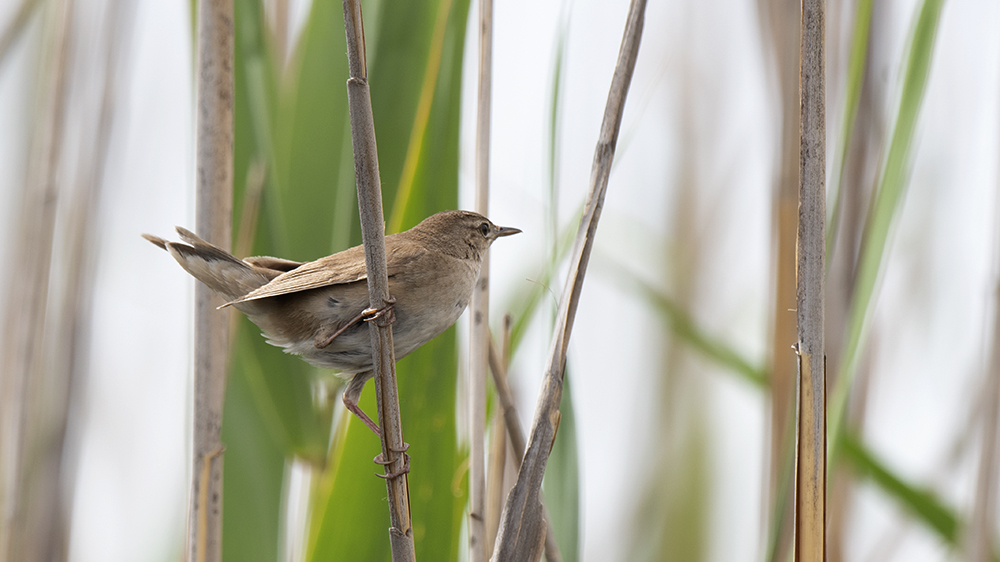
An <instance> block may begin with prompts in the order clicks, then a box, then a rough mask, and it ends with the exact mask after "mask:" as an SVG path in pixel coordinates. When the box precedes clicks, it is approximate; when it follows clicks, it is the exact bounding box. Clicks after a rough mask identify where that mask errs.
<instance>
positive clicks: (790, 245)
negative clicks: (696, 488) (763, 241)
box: [757, 0, 800, 560]
mask: <svg viewBox="0 0 1000 562" xmlns="http://www.w3.org/2000/svg"><path fill="white" fill-rule="evenodd" d="M799 3H800V0H758V2H757V9H758V11H759V12H760V15H761V17H760V22H761V24H762V27H764V29H763V30H762V35H763V37H764V39H765V42H766V43H767V44H768V45H769V46H770V49H771V52H772V55H773V59H772V61H771V63H772V64H773V68H774V74H775V75H776V77H777V94H778V99H779V101H780V103H781V107H780V111H781V129H780V132H779V139H780V148H779V161H778V164H777V165H778V171H777V177H776V178H775V190H774V203H773V213H774V214H773V217H772V225H773V226H772V229H773V230H772V232H773V236H774V239H775V249H774V252H775V253H774V256H773V258H772V259H773V267H774V270H773V276H774V277H773V283H774V296H773V300H772V306H773V309H772V316H771V322H772V326H771V329H772V335H771V378H770V391H771V392H770V437H769V439H768V440H767V444H768V447H769V449H770V451H769V454H768V455H765V457H764V458H766V459H768V463H769V470H768V471H765V472H764V474H765V475H766V477H767V478H768V480H767V482H766V485H765V486H764V489H765V490H766V494H767V496H766V503H765V504H764V505H766V506H767V513H768V514H770V516H769V517H765V518H764V520H765V521H768V520H770V525H771V526H773V527H775V528H771V529H769V532H768V536H770V537H772V538H771V540H772V541H774V542H773V544H772V545H770V548H771V549H773V551H772V552H771V553H770V554H771V556H770V557H769V558H770V559H771V560H786V559H787V558H788V553H789V551H790V549H791V544H792V526H791V525H790V524H787V522H788V521H791V514H792V505H793V503H792V495H791V494H786V493H783V490H781V487H782V485H783V483H784V482H785V479H784V478H783V475H784V474H787V473H788V472H790V470H791V469H790V468H789V467H790V466H791V462H792V459H793V454H792V451H793V446H792V444H793V443H794V441H793V435H794V427H795V426H794V418H795V380H796V364H795V356H794V354H793V353H792V346H793V345H794V344H795V341H796V331H795V313H794V309H795V267H794V264H795V236H796V232H797V230H798V185H799V95H798V94H799V88H798V69H799V50H798V48H797V40H798V37H799Z"/></svg>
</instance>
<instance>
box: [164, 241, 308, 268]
mask: <svg viewBox="0 0 1000 562" xmlns="http://www.w3.org/2000/svg"><path fill="white" fill-rule="evenodd" d="M154 244H155V242H154ZM243 261H244V262H246V263H248V264H250V265H253V266H256V267H262V268H264V269H270V270H272V271H277V272H281V273H284V272H286V271H291V270H293V269H295V268H296V267H299V266H301V265H303V263H302V262H300V261H292V260H285V259H281V258H272V257H271V256H253V257H250V258H243Z"/></svg>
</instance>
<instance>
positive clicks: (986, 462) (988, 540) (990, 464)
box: [965, 221, 1000, 562]
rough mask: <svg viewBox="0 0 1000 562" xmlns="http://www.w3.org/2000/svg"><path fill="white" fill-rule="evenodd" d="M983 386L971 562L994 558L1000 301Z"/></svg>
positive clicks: (999, 468) (999, 456) (999, 466)
mask: <svg viewBox="0 0 1000 562" xmlns="http://www.w3.org/2000/svg"><path fill="white" fill-rule="evenodd" d="M998 225H1000V221H998ZM997 232H998V233H1000V228H997ZM997 249H998V250H997V251H996V253H997V255H998V256H1000V238H998V242H997ZM997 263H1000V259H997ZM993 294H994V297H997V296H1000V281H998V282H997V288H996V290H995V291H994V293H993ZM983 386H984V388H983V394H984V395H985V404H984V411H983V414H984V415H983V420H982V424H981V426H980V427H982V433H981V438H982V446H981V448H980V452H979V475H978V476H977V478H976V493H975V494H974V495H973V497H975V503H974V505H973V508H972V519H971V521H969V530H968V535H967V536H966V544H965V550H966V556H967V558H966V559H967V560H968V561H969V562H989V561H991V560H993V546H994V542H993V535H994V533H995V531H994V529H996V518H997V515H996V512H997V478H998V473H1000V443H997V439H998V437H1000V432H998V431H997V425H998V424H1000V302H994V304H993V342H992V346H991V348H990V362H989V366H988V367H987V371H986V380H985V381H984V385H983Z"/></svg>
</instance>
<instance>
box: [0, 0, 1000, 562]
mask: <svg viewBox="0 0 1000 562" xmlns="http://www.w3.org/2000/svg"><path fill="white" fill-rule="evenodd" d="M410 4H411V3H407V2H401V1H400V2H397V1H395V0H371V1H369V2H364V3H363V5H364V10H365V11H364V14H365V18H366V20H365V21H366V38H367V41H368V45H369V47H368V57H369V58H368V62H369V68H370V72H371V84H372V95H373V105H374V112H375V118H376V132H377V134H378V139H379V152H380V166H381V171H382V183H383V188H384V201H385V205H386V217H387V221H388V226H387V228H388V230H389V231H398V230H401V229H405V228H409V227H410V226H412V225H413V224H416V222H418V221H419V220H420V219H422V218H424V217H425V216H427V215H429V214H431V213H432V212H435V211H437V210H441V209H445V208H455V207H459V208H467V209H468V208H472V206H473V195H472V185H473V176H474V174H473V146H474V126H475V119H474V116H475V109H476V108H475V93H476V87H477V82H476V75H477V72H478V68H477V60H478V55H477V48H478V47H477V45H478V43H477V38H476V36H475V30H476V25H475V22H476V18H477V17H478V8H477V6H476V3H475V2H473V3H471V5H470V3H469V2H467V1H463V0H439V1H431V2H426V3H424V2H421V3H412V4H419V5H410ZM192 7H193V6H192V3H190V2H152V1H146V2H129V1H127V0H5V1H4V2H0V170H2V173H0V263H2V264H6V266H5V267H4V268H3V270H4V271H3V274H2V275H0V295H2V298H0V315H2V318H3V330H4V332H3V334H4V335H3V339H2V341H0V354H2V364H0V367H2V369H3V370H2V371H0V377H2V378H0V449H2V458H0V503H2V504H3V509H4V511H3V515H4V517H3V521H2V522H0V523H2V525H3V529H2V530H0V532H2V533H4V534H3V535H2V536H0V546H3V547H4V550H3V552H4V553H5V554H9V552H11V551H10V550H8V548H9V547H10V544H12V541H15V539H16V540H20V541H23V544H26V545H28V546H27V547H25V548H27V550H25V551H23V552H33V553H35V554H33V555H32V556H31V557H29V558H27V559H28V560H43V559H45V560H55V559H58V560H63V559H65V560H72V561H79V562H85V561H97V560H100V561H167V560H180V559H182V554H183V552H184V547H183V544H184V537H185V518H186V505H187V493H188V492H187V490H188V481H189V479H190V477H191V474H190V473H191V469H190V463H191V458H190V457H191V453H190V445H189V439H190V437H189V434H190V430H191V422H190V421H189V419H190V416H191V407H192V406H191V397H192V384H191V372H192V366H191V365H192V362H191V357H192V349H193V345H192V338H193V335H192V330H191V326H192V316H193V315H192V313H191V310H192V303H193V286H194V281H193V280H192V279H191V278H190V277H189V276H188V275H187V274H186V273H185V272H184V271H183V270H181V269H180V267H178V266H177V264H176V263H174V262H173V260H171V259H170V258H169V257H168V256H167V255H166V254H164V253H163V252H162V251H160V250H158V249H157V248H155V247H154V246H152V245H150V244H149V243H147V242H146V241H145V240H143V239H142V238H141V237H140V234H141V233H144V232H149V233H153V234H157V235H160V236H166V237H171V236H172V229H173V227H174V225H181V226H187V227H191V226H192V225H193V223H194V203H193V201H194V198H193V190H194V124H195V123H194V120H195V117H194V111H193V107H194V105H193V104H194V91H195V90H194V88H195V84H194V78H195V77H194V72H193V64H194V61H195V45H194V40H193V33H192V30H193V25H194V16H193V15H192ZM235 8H236V19H235V26H236V33H237V38H236V39H237V41H236V45H237V60H236V92H237V93H236V104H237V110H236V111H237V115H236V147H235V149H236V165H235V177H236V180H235V181H236V186H235V189H236V202H235V205H234V209H235V213H234V214H235V215H236V216H235V217H234V246H235V253H236V254H237V255H239V256H243V255H249V254H253V255H260V254H266V255H280V256H281V257H286V258H290V259H295V260H312V259H315V258H318V257H320V256H322V255H326V254H329V253H332V252H333V251H336V250H339V249H343V248H346V247H348V246H349V245H352V244H357V243H359V242H360V236H359V234H358V226H357V204H356V201H355V199H354V195H353V189H354V185H353V174H352V173H351V172H352V171H353V168H352V166H351V160H350V158H351V154H350V143H349V142H346V141H347V140H348V139H349V130H348V129H347V128H346V126H345V123H346V120H345V118H346V115H347V109H346V103H345V101H344V100H345V99H346V95H345V93H346V89H345V87H344V82H345V81H346V78H347V73H346V68H345V67H346V65H345V57H344V51H345V49H344V35H343V22H342V19H341V15H342V12H341V7H340V3H338V2H329V1H328V0H314V1H313V2H310V1H309V0H264V2H263V3H260V2H258V1H256V0H235ZM627 9H628V3H627V2H625V1H624V0H614V1H607V0H605V1H595V0H575V1H573V0H561V1H558V2H557V1H550V2H537V1H534V2H528V1H524V0H512V1H508V2H503V1H498V2H496V6H495V24H494V25H495V32H494V33H495V42H494V76H493V87H494V90H493V121H492V123H493V125H492V127H493V129H492V155H491V158H492V160H491V182H492V187H491V189H492V192H491V198H490V218H491V219H492V220H493V221H494V222H495V223H497V224H502V225H509V226H515V227H518V228H521V229H522V230H523V231H524V234H522V235H519V236H516V237H513V238H511V239H509V240H505V241H504V243H502V244H497V245H496V246H495V247H494V249H493V252H492V257H491V263H492V279H493V280H492V288H493V296H492V298H491V319H492V323H493V325H494V333H495V334H499V333H500V332H501V323H500V319H501V317H502V316H503V315H504V314H506V313H510V314H512V315H513V321H514V328H513V331H512V344H513V345H512V350H513V353H512V358H511V369H510V371H511V378H512V384H513V386H514V387H515V390H516V392H517V396H518V405H519V408H520V415H521V418H522V423H523V425H524V426H525V427H529V426H530V421H531V415H532V412H533V410H534V402H535V398H536V395H537V391H538V386H539V381H540V379H541V374H542V371H543V368H544V364H545V358H546V355H547V352H548V346H549V336H550V333H551V319H552V317H553V314H554V310H555V305H556V302H557V299H558V298H559V297H558V295H560V293H561V287H562V278H561V277H560V274H561V273H563V272H564V271H563V270H564V268H565V264H564V263H563V258H564V256H565V253H566V252H565V246H566V244H565V242H564V240H566V239H567V235H569V236H572V235H573V234H575V228H576V223H577V221H578V213H579V211H580V209H581V207H582V205H583V201H584V198H585V197H586V191H587V188H588V181H589V177H590V167H591V160H592V158H593V150H594V145H595V142H596V140H597V136H598V130H599V127H600V122H601V118H602V114H603V108H604V103H605V100H606V96H607V91H608V87H609V85H610V78H611V74H612V71H613V68H614V63H615V59H616V57H617V52H618V47H619V44H620V42H621V36H622V29H623V26H624V21H625V14H626V12H627ZM797 9H798V3H797V2H795V1H791V2H790V1H788V0H758V1H757V2H756V3H753V2H737V1H733V0H716V1H712V2H696V1H682V0H664V1H659V2H651V3H650V4H649V7H648V10H647V14H646V24H645V32H644V36H643V41H642V46H641V49H640V54H639V60H638V63H637V66H636V70H635V77H634V80H633V82H632V86H631V90H630V93H629V98H628V102H627V105H626V109H625V114H624V121H623V124H622V129H621V136H620V140H619V145H618V151H617V154H616V157H615V165H614V168H613V171H612V174H611V178H610V184H609V188H608V194H607V200H606V206H605V209H604V214H603V216H602V221H601V224H600V228H599V229H598V236H597V242H596V246H595V250H594V257H593V260H592V261H591V265H590V270H589V274H588V276H587V280H586V284H585V287H584V292H583V298H582V301H581V305H580V310H579V313H578V316H577V319H576V329H575V330H574V331H573V339H572V341H571V344H570V352H571V353H570V361H569V367H568V375H567V377H568V380H569V386H568V389H567V390H568V392H567V393H566V395H565V396H564V399H563V415H564V417H563V425H562V426H561V427H560V434H559V439H558V440H557V444H556V450H555V451H554V453H553V460H552V462H551V463H550V466H549V471H548V473H547V476H546V493H547V498H548V499H549V502H550V504H549V507H550V509H551V510H552V512H553V520H554V523H555V525H556V528H557V537H558V538H559V542H560V547H561V549H562V551H563V554H564V557H565V559H566V560H588V561H625V560H630V561H631V560H685V561H687V560H691V561H698V560H706V561H722V560H727V561H728V560H746V561H750V560H787V559H788V558H787V556H788V551H787V544H788V537H789V535H788V533H789V530H788V521H787V519H788V515H787V511H786V510H785V509H784V507H783V506H785V505H786V502H787V500H788V493H787V492H788V489H789V485H790V481H789V478H788V470H787V467H788V466H789V462H790V461H789V459H790V458H791V457H790V447H789V437H788V435H789V434H788V429H789V427H790V426H789V423H790V422H789V413H790V411H791V410H790V408H791V404H792V403H793V402H792V401H793V400H794V384H795V383H794V372H795V357H794V355H793V353H792V351H791V348H790V346H791V344H792V343H794V341H795V337H796V336H795V327H794V311H793V310H790V309H793V308H794V303H795V301H794V269H791V270H789V269H788V268H789V267H792V266H791V264H793V263H794V236H795V197H796V190H797V170H798V154H797V146H798V123H797V114H798V106H797V104H798V101H797V90H796V88H797V85H796V80H797V73H798V70H797V69H798V61H797V52H798V35H797V33H798V32H797V29H798V23H799V22H798V12H797ZM826 15H827V34H826V38H827V51H826V57H827V59H826V61H827V101H826V110H827V169H828V171H829V173H828V175H827V178H828V184H827V185H828V194H829V199H828V215H829V216H830V221H829V223H828V225H829V226H828V228H829V230H830V240H829V243H828V248H829V255H828V278H827V304H826V311H827V336H826V338H827V354H828V373H829V377H830V380H831V382H830V390H829V395H828V396H829V408H830V415H831V416H837V417H838V418H839V417H840V414H841V412H842V413H843V416H842V417H843V419H844V420H845V421H844V422H843V425H840V426H838V428H837V430H838V431H840V432H841V433H842V434H843V435H844V437H843V438H842V440H841V441H838V442H837V444H836V445H835V447H834V454H833V456H834V459H835V460H834V464H833V465H832V468H831V469H830V471H829V477H830V486H831V492H830V494H831V496H830V497H831V500H830V502H831V503H830V508H829V513H828V516H829V518H830V523H829V533H830V535H829V536H830V538H829V555H830V559H831V560H851V561H877V560H916V561H922V560H928V561H929V560H971V559H974V558H973V555H972V554H971V553H972V552H974V551H975V549H974V547H973V545H974V544H987V545H990V546H989V547H988V548H987V552H993V553H996V552H997V551H996V540H995V539H996V536H997V531H998V526H997V517H996V515H997V513H996V512H997V504H996V502H995V496H996V489H997V486H996V483H997V480H998V478H1000V464H998V463H997V462H996V458H995V457H996V450H997V447H996V439H997V435H996V433H997V431H996V430H997V427H996V426H997V421H996V420H997V410H998V408H1000V406H998V400H1000V398H998V393H1000V389H998V386H997V384H998V383H997V381H1000V360H998V359H996V358H993V355H994V354H998V353H1000V346H998V342H997V334H998V332H997V330H998V324H997V321H996V319H995V317H996V316H997V310H996V309H997V302H996V300H997V299H996V295H997V291H998V289H997V287H998V280H1000V277H998V275H1000V267H998V266H1000V259H998V258H1000V214H998V213H1000V201H998V199H997V197H996V194H997V193H998V185H1000V174H998V162H1000V159H998V156H1000V134H998V131H1000V112H998V108H1000V5H998V4H997V3H996V2H993V1H988V0H952V1H950V2H942V1H934V0H923V1H917V0H886V1H882V2H870V1H869V2H865V1H863V0H856V1H852V0H845V1H836V0H835V1H832V2H829V3H827V14H826ZM470 22H472V23H470ZM880 233H881V234H880ZM789 272H791V275H792V276H793V277H792V279H791V283H792V284H791V285H789V277H788V275H789ZM789 291H790V292H789ZM789 298H790V299H791V300H789ZM789 303H790V304H789ZM237 326H238V329H237V331H236V332H235V336H234V350H233V352H232V354H231V359H230V363H231V365H232V371H231V373H230V379H229V395H228V396H227V404H226V414H225V420H224V429H223V432H224V434H223V440H224V442H225V443H226V446H227V451H226V464H225V469H226V476H225V485H226V492H225V502H226V503H225V505H226V508H225V512H224V514H225V528H224V532H225V535H224V556H225V558H226V559H227V560H320V559H322V560H333V559H337V560H340V559H349V560H352V559H353V560H379V559H386V560H387V559H388V557H387V556H388V555H387V552H388V550H387V544H386V543H387V541H386V540H385V538H386V533H385V530H386V529H387V528H388V524H387V521H388V518H387V516H386V510H385V503H384V502H385V500H384V498H385V490H384V487H383V484H382V482H381V481H380V480H378V479H376V478H374V477H373V476H371V472H372V471H373V470H374V465H372V464H371V462H370V458H371V457H372V456H374V454H375V452H376V448H377V445H378V443H377V441H375V440H374V439H373V438H372V437H371V435H370V434H367V435H366V434H364V433H363V432H362V431H367V430H366V429H365V428H364V427H361V428H360V429H361V430H362V431H356V430H358V425H359V424H357V423H356V422H351V423H349V424H348V423H346V420H347V418H346V417H345V416H343V413H342V412H341V409H340V407H339V406H338V405H337V404H338V403H339V396H337V395H335V396H334V398H335V399H331V397H330V396H328V395H326V394H324V392H323V391H322V389H320V388H318V387H317V385H316V384H315V383H314V382H313V381H314V380H315V378H316V377H315V376H314V375H315V373H314V372H313V371H314V370H313V369H311V368H310V367H308V366H306V365H305V364H304V363H301V362H300V361H298V360H297V359H295V358H290V357H287V356H283V355H282V354H281V353H280V351H278V350H276V349H274V348H270V347H268V346H266V345H265V344H263V342H262V338H260V337H259V336H258V335H257V333H256V332H255V331H254V328H253V327H252V326H250V325H248V324H246V322H244V321H243V320H239V324H237ZM789 330H790V331H789ZM467 335H468V325H467V323H466V322H465V319H464V318H463V320H462V321H460V323H459V325H458V327H457V328H456V329H455V330H451V331H449V332H448V333H446V334H445V335H443V336H442V337H441V338H439V340H438V341H436V342H434V343H432V344H430V345H429V346H427V348H426V349H425V350H421V352H419V353H416V354H414V355H413V356H412V357H408V358H407V359H406V360H404V361H402V362H401V363H400V385H401V389H400V392H401V393H402V396H403V402H404V403H403V405H402V406H403V409H404V411H403V419H404V432H405V436H406V440H407V441H408V442H410V443H411V449H410V453H411V454H412V455H413V463H414V469H413V470H414V473H413V474H411V476H410V486H411V496H412V497H413V498H414V500H413V501H415V504H414V506H413V513H414V519H415V522H416V524H417V527H416V528H415V537H416V539H417V556H418V557H419V558H421V559H424V560H458V559H464V557H465V556H466V549H465V547H464V546H460V545H462V541H463V536H464V535H463V533H464V531H463V525H464V518H463V516H462V513H463V511H462V510H463V508H464V506H465V501H466V492H465V491H464V486H465V481H464V480H463V478H464V477H465V472H464V471H465V466H466V462H467V458H466V457H467V453H466V451H467V444H466V443H465V442H464V441H463V439H464V437H463V434H464V429H463V428H462V427H461V425H462V422H461V420H464V417H463V411H464V405H462V404H461V403H460V400H461V399H460V397H461V396H462V392H463V384H464V383H462V382H461V377H462V376H463V374H464V372H465V371H466V364H465V360H464V359H463V357H464V355H463V354H464V351H461V350H462V345H463V343H462V342H463V341H464V340H466V339H467ZM369 386H371V385H369ZM491 400H492V399H491ZM491 404H492V402H491ZM362 405H363V407H364V408H365V409H366V410H369V411H374V402H373V399H372V396H371V391H370V390H366V392H365V397H364V398H363V400H362ZM495 410H496V408H495V407H494V408H493V410H492V411H495ZM331 427H333V428H335V430H333V431H331ZM832 430H833V427H832V425H831V431H832ZM487 449H488V450H489V447H487ZM984 451H985V453H984ZM421 465H423V468H421ZM509 470H510V468H509V467H508V476H507V479H508V481H509V480H510V479H511V476H510V474H509ZM369 511H370V512H369ZM383 519H384V521H383ZM32 545H34V546H32ZM36 555H37V556H36ZM992 556H994V557H995V556H996V554H993V555H992ZM983 559H988V558H983ZM11 560H12V562H13V560H14V559H11Z"/></svg>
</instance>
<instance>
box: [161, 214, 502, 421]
mask: <svg viewBox="0 0 1000 562" xmlns="http://www.w3.org/2000/svg"><path fill="white" fill-rule="evenodd" d="M518 232H521V231H520V230H518V229H516V228H507V227H499V226H496V225H494V224H493V223H492V222H490V221H489V219H487V218H486V217H484V216H482V215H479V214H477V213H473V212H470V211H444V212H441V213H437V214H435V215H432V216H430V217H428V218H426V219H424V220H423V222H421V223H420V224H418V225H417V226H415V227H413V228H411V229H410V230H407V231H406V232H400V233H399V234H391V235H389V236H386V237H385V252H386V264H387V266H388V270H389V294H390V295H391V296H392V297H393V298H395V303H393V304H392V305H391V307H392V312H393V314H394V315H395V323H394V324H393V344H394V349H395V352H396V358H397V359H401V358H402V357H404V356H406V355H407V354H409V353H410V352H412V351H413V350H415V349H417V348H418V347H420V346H422V345H424V344H425V343H427V342H428V341H430V340H431V339H432V338H434V336H437V335H438V334H440V333H441V332H443V331H445V330H446V329H447V328H448V327H449V326H451V325H452V324H454V323H455V321H456V320H458V317H459V316H461V314H462V311H463V310H465V307H466V305H468V304H469V298H470V296H471V295H472V289H473V287H474V286H475V283H476V280H477V279H478V278H479V268H480V266H481V265H482V262H483V253H484V252H485V251H486V249H487V248H489V247H490V244H492V243H493V241H494V240H496V239H497V238H500V237H501V236H510V235H511V234H517V233H518ZM177 233H178V234H180V237H181V239H182V240H183V241H184V242H186V244H184V243H180V242H168V241H166V240H164V239H162V238H159V237H157V236H152V235H149V234H143V237H144V238H145V239H147V240H149V241H150V242H152V243H153V244H156V245H157V246H159V247H161V248H163V249H164V250H166V251H168V252H170V255H172V256H173V257H174V259H176V260H177V263H179V264H181V267H183V268H184V269H185V270H187V272H188V273H190V274H191V275H193V276H194V277H195V278H196V279H198V280H199V281H201V282H202V283H204V284H205V285H207V286H208V287H209V288H210V289H212V290H213V291H215V292H216V293H219V294H220V295H222V296H223V297H225V298H226V299H228V301H229V302H227V303H226V304H224V305H223V307H225V306H230V305H232V306H233V307H235V308H236V309H237V310H239V311H240V312H242V313H243V314H246V315H247V317H248V318H250V320H251V321H253V323H254V324H256V325H257V326H258V327H260V329H261V331H262V332H263V335H264V337H265V338H267V342H268V343H270V344H271V345H276V346H278V347H281V348H284V350H285V353H291V354H294V355H298V356H300V357H302V359H304V360H305V361H307V362H309V363H310V364H312V365H315V366H317V367H323V368H329V369H336V370H338V371H340V372H339V373H338V374H339V375H340V376H342V377H345V378H347V377H350V379H351V381H350V383H349V384H348V385H347V389H346V390H345V391H344V405H345V406H347V409H348V410H350V411H351V412H353V413H354V414H355V415H357V416H358V418H360V419H361V421H363V422H365V425H367V426H368V427H370V428H371V430H372V431H374V432H375V433H376V434H378V433H379V430H378V426H377V425H375V422H373V421H372V420H371V418H369V417H368V416H367V415H365V413H364V412H363V411H362V410H361V408H359V407H358V398H360V396H361V389H362V388H364V385H365V382H367V381H368V379H370V378H372V376H373V373H372V350H371V339H370V335H369V331H368V326H366V325H365V323H364V322H363V320H366V319H371V318H372V317H373V316H374V315H376V314H380V313H381V312H380V311H377V310H371V309H369V308H368V304H369V303H368V284H367V281H366V277H367V273H366V269H365V253H364V248H363V247H362V246H355V247H353V248H350V249H348V250H344V251H343V252H338V253H336V254H333V255H332V256H327V257H325V258H320V259H318V260H316V261H313V262H309V263H301V262H295V261H290V260H284V259H280V258H271V257H249V258H244V259H242V260H240V259H237V258H236V257H234V256H233V255H232V254H230V253H229V252H226V251H225V250H222V249H221V248H218V247H216V246H213V245H211V244H209V243H208V242H206V241H204V240H202V239H201V238H199V237H198V236H196V235H195V234H194V233H192V232H190V231H188V230H185V229H183V228H180V227H177Z"/></svg>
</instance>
